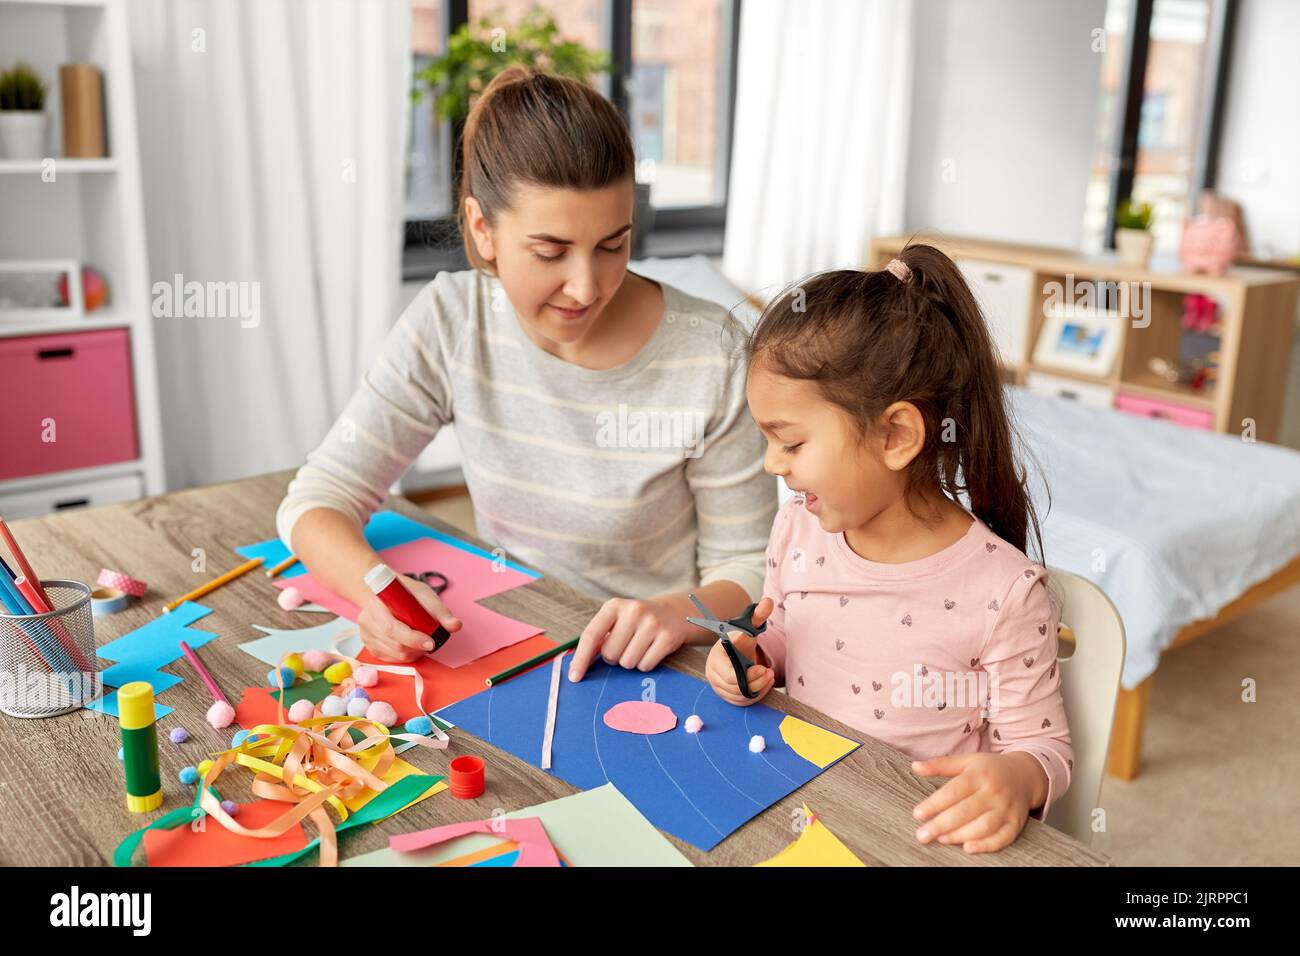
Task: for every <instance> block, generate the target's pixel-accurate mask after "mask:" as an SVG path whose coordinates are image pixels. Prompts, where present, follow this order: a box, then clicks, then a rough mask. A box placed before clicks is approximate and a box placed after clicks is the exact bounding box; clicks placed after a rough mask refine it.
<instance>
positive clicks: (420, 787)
mask: <svg viewBox="0 0 1300 956" xmlns="http://www.w3.org/2000/svg"><path fill="white" fill-rule="evenodd" d="M442 779H443V778H442V777H434V776H426V775H424V774H411V775H410V776H409V777H403V778H402V779H401V780H398V781H397V782H396V783H394V784H393V785H392V786H390V787H389V788H388V789H387V790H382V791H380V793H379V794H378V795H377V796H376V797H375V798H374V799H373V800H371V801H370V802H369V803H367V804H366V805H365V806H364V807H362V808H361V809H360V810H358V811H356V812H355V813H351V814H349V815H348V818H347V819H346V820H344V821H343V822H342V823H340V824H339V825H338V826H337V827H336V828H335V832H336V833H339V834H343V833H346V832H347V831H348V830H351V829H352V828H353V827H359V826H364V825H366V824H370V823H376V822H378V821H379V820H382V819H384V817H386V816H389V815H390V814H393V813H396V812H397V811H398V810H400V809H402V807H404V806H406V805H407V804H408V803H410V802H411V801H412V800H414V799H415V798H416V797H418V796H420V795H421V794H422V793H424V792H425V791H426V790H428V789H429V788H430V787H433V786H436V785H437V783H438V781H440V780H442ZM318 846H320V837H316V839H314V840H312V841H311V842H310V843H308V844H307V845H306V846H305V847H303V848H302V849H301V850H298V851H297V852H296V853H285V854H283V855H281V856H273V857H271V858H270V859H269V860H258V861H257V862H256V863H248V864H245V865H247V866H273V867H274V866H288V865H289V864H290V863H293V862H295V861H296V860H300V859H302V858H303V857H304V856H306V855H307V854H308V853H310V852H311V851H312V850H314V849H316V847H318Z"/></svg>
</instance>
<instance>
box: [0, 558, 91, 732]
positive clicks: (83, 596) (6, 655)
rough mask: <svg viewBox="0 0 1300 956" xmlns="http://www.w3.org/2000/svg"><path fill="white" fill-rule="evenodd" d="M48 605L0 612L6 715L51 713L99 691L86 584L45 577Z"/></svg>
mask: <svg viewBox="0 0 1300 956" xmlns="http://www.w3.org/2000/svg"><path fill="white" fill-rule="evenodd" d="M41 586H42V587H43V588H44V590H45V594H46V596H47V597H48V598H49V600H50V606H51V607H53V609H54V610H52V611H47V612H46V613H44V614H21V615H20V614H0V711H3V712H4V713H6V714H8V715H9V716H10V717H55V716H58V715H59V714H67V713H71V712H72V711H74V710H78V709H80V708H81V707H84V706H85V705H86V704H88V703H90V702H91V701H92V700H94V699H95V698H96V697H98V696H99V694H100V691H101V690H102V683H101V681H100V676H99V665H98V663H96V661H97V658H96V657H95V623H94V618H93V617H92V616H91V613H90V587H89V586H88V585H85V584H82V583H81V582H80V581H64V580H58V579H53V580H48V581H42V582H41Z"/></svg>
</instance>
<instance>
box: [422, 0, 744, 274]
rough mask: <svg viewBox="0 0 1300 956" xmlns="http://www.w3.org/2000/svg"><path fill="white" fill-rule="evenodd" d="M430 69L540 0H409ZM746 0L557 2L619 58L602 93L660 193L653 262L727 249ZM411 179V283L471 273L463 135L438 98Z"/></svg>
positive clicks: (566, 22)
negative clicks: (465, 249)
mask: <svg viewBox="0 0 1300 956" xmlns="http://www.w3.org/2000/svg"><path fill="white" fill-rule="evenodd" d="M410 4H411V16H412V30H411V42H412V56H413V58H414V65H415V68H416V69H419V68H420V66H421V65H423V64H424V63H427V62H428V61H429V59H431V58H433V57H435V56H437V55H439V54H440V53H441V51H442V50H443V49H445V45H446V38H447V35H448V33H449V32H450V31H454V30H456V29H458V28H459V27H460V26H461V25H462V24H464V23H466V22H472V21H477V20H479V19H481V18H483V17H485V16H491V17H493V18H494V19H501V20H503V21H504V22H506V23H513V22H515V21H517V20H518V19H519V18H521V17H522V16H523V15H524V14H526V13H527V12H528V11H530V10H531V9H533V8H534V7H536V6H538V4H536V3H534V2H531V0H410ZM739 5H740V4H739V0H552V2H550V3H546V4H541V6H543V7H544V8H545V9H546V10H548V11H549V12H551V13H552V14H553V15H554V17H555V20H556V23H557V24H558V26H559V28H560V32H561V33H562V34H563V35H564V36H565V37H567V38H569V39H573V40H578V41H580V42H582V43H583V44H585V45H586V46H588V47H590V48H592V49H597V50H604V51H606V52H608V53H609V54H610V56H611V59H612V61H613V63H614V71H613V73H612V74H610V75H606V76H599V77H595V78H593V83H594V84H595V85H596V86H597V88H598V89H600V90H601V91H602V92H603V93H604V94H605V95H607V96H609V97H610V99H611V100H612V101H613V102H614V104H615V105H616V106H617V107H618V108H619V110H620V111H621V112H622V113H623V115H624V116H625V117H627V119H628V126H629V128H630V129H631V131H632V137H633V144H634V146H635V149H636V155H637V178H638V180H639V181H640V182H644V183H648V184H650V202H651V205H652V206H653V207H654V216H653V222H654V233H653V234H652V235H651V236H650V243H649V244H650V245H651V246H652V247H653V249H652V250H651V251H650V252H647V250H645V249H643V250H641V251H640V254H653V253H659V254H688V253H691V252H713V253H716V252H717V251H718V250H719V249H720V248H721V231H722V227H723V225H724V223H725V221H726V190H727V175H728V170H729V168H730V158H731V119H732V114H733V106H734V97H733V89H734V82H735V60H736V50H735V45H736V35H737V25H738V23H739ZM411 124H412V125H411V136H410V143H411V149H410V154H409V157H408V163H407V181H406V210H407V213H406V218H407V228H406V235H407V240H406V245H407V252H406V263H405V272H406V274H407V277H408V278H417V277H421V276H428V275H432V274H433V273H434V272H436V271H437V270H438V269H451V268H464V267H465V263H464V260H463V258H461V252H460V243H459V239H458V236H457V232H456V225H455V221H454V207H455V202H454V189H455V184H454V182H453V181H452V173H451V170H452V169H453V156H452V149H453V144H454V142H455V139H456V136H457V133H458V130H457V129H456V128H455V127H454V124H451V123H438V122H436V121H435V119H434V116H433V106H432V102H431V98H430V97H429V96H427V95H426V96H424V97H422V99H421V101H420V103H419V104H417V105H416V107H415V108H414V109H413V110H412V116H411Z"/></svg>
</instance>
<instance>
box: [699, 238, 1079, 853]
mask: <svg viewBox="0 0 1300 956" xmlns="http://www.w3.org/2000/svg"><path fill="white" fill-rule="evenodd" d="M748 353H749V360H750V368H749V380H748V386H747V388H748V395H749V407H750V411H751V413H752V414H753V416H754V419H755V420H756V421H757V422H758V425H759V427H760V428H761V429H762V430H763V432H764V433H765V434H766V435H767V439H768V446H767V456H766V459H765V461H764V465H765V467H766V469H767V470H768V471H769V472H771V473H772V474H774V475H780V476H781V477H782V478H784V479H785V481H786V483H787V484H788V485H789V487H790V488H791V489H792V490H793V491H795V492H796V497H795V498H794V499H793V500H792V501H789V502H787V503H786V505H785V506H784V507H783V508H782V509H781V511H780V513H779V514H778V516H777V519H776V522H775V524H774V526H773V528H772V535H771V539H770V542H769V544H768V549H767V577H766V582H765V585H764V588H763V593H764V598H763V601H762V602H761V603H760V604H759V607H758V608H756V610H755V615H754V621H755V623H756V624H761V623H762V622H763V621H764V620H766V621H767V631H766V632H765V633H764V634H762V635H761V636H760V637H759V638H758V640H757V642H755V641H754V640H753V639H749V638H745V637H744V635H740V643H739V647H740V649H741V650H743V651H746V652H754V653H750V654H749V656H750V657H751V659H756V660H757V663H756V664H755V665H754V666H753V667H752V668H750V669H749V671H748V674H747V678H748V681H749V684H750V689H751V692H753V691H757V692H758V697H757V698H755V699H761V697H762V696H763V695H764V694H766V693H767V692H768V691H770V690H771V689H772V688H773V687H774V686H777V685H778V684H782V683H784V684H785V686H786V688H787V690H788V692H789V693H790V695H791V696H793V697H795V698H796V699H798V700H801V701H804V702H805V703H808V704H810V705H811V706H813V707H816V708H817V709H819V710H821V711H823V712H825V713H827V714H830V715H831V716H832V717H835V718H837V719H839V720H841V721H843V722H844V723H846V724H849V725H850V726H852V727H856V728H858V729H860V730H861V731H862V732H863V733H867V734H870V735H871V736H873V737H876V738H878V739H880V740H883V741H886V742H887V743H889V744H891V745H893V746H894V747H897V748H898V749H900V750H902V751H903V752H904V753H906V754H908V755H909V756H911V757H913V758H915V759H916V761H917V762H916V763H914V764H913V769H914V770H915V771H916V772H918V773H921V774H922V775H924V776H932V775H938V776H944V777H952V778H953V779H951V780H949V781H948V783H947V784H945V785H944V786H943V787H941V788H940V789H939V790H937V791H936V792H935V793H933V794H931V795H930V796H929V797H928V798H927V799H925V800H924V801H922V802H921V803H920V804H919V805H918V806H917V808H916V811H915V815H916V817H917V819H918V820H923V821H925V823H924V825H922V826H921V827H920V829H919V830H918V832H917V836H918V838H919V839H920V840H921V841H922V842H929V841H931V840H936V839H937V840H938V841H939V842H941V843H952V844H960V845H962V846H963V847H964V848H965V849H966V851H967V852H971V853H976V852H985V851H991V850H997V849H1000V848H1001V847H1004V846H1006V845H1007V844H1009V843H1010V842H1012V841H1013V840H1014V839H1015V838H1016V836H1017V835H1018V834H1019V833H1020V830H1021V828H1022V827H1023V826H1024V824H1025V820H1026V818H1027V817H1028V816H1030V815H1033V816H1034V817H1036V818H1038V819H1042V818H1043V817H1045V816H1046V814H1047V811H1048V809H1049V807H1050V806H1051V804H1052V802H1053V801H1054V800H1056V799H1057V798H1059V797H1060V795H1061V794H1063V793H1064V792H1065V790H1066V788H1067V787H1068V786H1069V783H1070V776H1071V773H1072V771H1073V769H1074V751H1073V749H1072V748H1071V746H1070V733H1069V729H1068V727H1067V726H1066V721H1065V711H1064V709H1063V707H1062V702H1061V694H1060V677H1059V675H1058V673H1057V667H1056V625H1057V612H1056V611H1055V610H1054V609H1053V606H1052V604H1051V602H1050V601H1049V598H1048V592H1047V588H1046V572H1045V569H1044V568H1043V566H1042V565H1039V564H1036V563H1034V562H1032V561H1030V560H1029V559H1028V558H1027V557H1026V556H1025V551H1026V550H1027V544H1028V538H1029V534H1030V531H1031V529H1032V531H1033V533H1034V536H1035V538H1037V537H1038V523H1037V519H1036V517H1035V515H1034V512H1033V508H1032V505H1031V503H1030V500H1029V497H1028V495H1027V493H1026V491H1025V482H1024V477H1023V473H1022V472H1021V471H1020V470H1019V469H1018V468H1017V465H1016V462H1015V458H1014V453H1013V450H1012V429H1011V426H1010V423H1009V422H1008V417H1007V412H1006V408H1005V406H1004V404H1003V396H1002V387H1001V385H1000V384H999V379H998V367H997V362H996V360H995V359H994V355H993V349H992V346H991V343H990V339H989V335H988V332H987V329H986V328H985V325H984V321H983V318H982V316H981V315H980V311H979V308H978V306H977V305H976V303H975V300H974V298H973V297H972V295H971V292H970V290H969V288H968V287H967V286H966V284H965V282H964V281H963V279H962V277H961V274H960V272H959V271H958V270H957V267H956V266H955V265H954V264H953V263H952V261H951V260H950V259H948V257H947V256H945V255H944V254H943V253H941V252H939V251H938V250H937V249H934V248H933V247H930V246H925V245H913V246H909V247H908V248H906V249H905V250H904V251H903V253H902V254H901V256H900V257H899V258H897V259H894V260H893V261H891V262H890V263H889V265H888V267H887V268H886V269H883V270H881V271H880V272H867V273H862V272H855V271H839V272H827V273H823V274H821V275H817V276H814V277H812V278H811V279H808V280H806V281H804V282H803V283H801V284H800V285H799V286H796V287H793V288H791V289H789V290H787V291H786V292H785V293H784V294H783V295H782V296H781V297H780V298H778V299H777V300H776V301H775V302H774V303H772V305H770V306H769V307H768V308H767V309H766V311H765V312H764V314H763V316H762V318H761V319H760V320H759V323H758V325H757V327H756V328H755V330H754V333H753V336H752V337H751V339H750V341H749V347H748ZM963 492H964V493H965V494H966V496H967V497H968V500H969V502H970V507H969V511H968V510H967V509H966V508H964V507H962V505H960V504H958V497H959V495H960V494H961V493H963ZM1036 544H1037V552H1038V554H1040V555H1041V554H1042V545H1041V541H1037V542H1036ZM755 654H756V655H757V657H755ZM707 672H708V677H709V681H710V683H711V684H712V686H713V687H714V689H715V690H716V691H717V693H718V694H719V695H720V696H721V697H723V698H724V699H726V700H728V701H731V702H732V703H735V704H741V705H744V704H750V703H753V702H754V701H753V700H751V699H747V698H745V697H743V696H742V695H741V694H740V689H739V687H738V684H737V680H736V675H735V673H734V671H733V669H732V667H731V664H730V663H729V660H728V658H727V656H726V654H725V653H723V651H722V647H721V644H718V645H716V646H715V647H714V648H713V649H712V651H711V652H710V654H709V659H708V664H707Z"/></svg>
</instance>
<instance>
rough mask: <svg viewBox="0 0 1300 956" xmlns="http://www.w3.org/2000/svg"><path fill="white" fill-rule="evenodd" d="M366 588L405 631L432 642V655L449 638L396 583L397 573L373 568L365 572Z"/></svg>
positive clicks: (444, 629) (385, 568)
mask: <svg viewBox="0 0 1300 956" xmlns="http://www.w3.org/2000/svg"><path fill="white" fill-rule="evenodd" d="M366 587H368V588H370V590H371V591H373V592H374V593H375V595H376V596H377V597H378V598H379V600H381V601H383V602H384V606H385V607H387V608H388V610H389V611H391V612H392V614H393V617H395V618H397V619H398V620H399V621H401V622H402V623H403V624H405V625H406V626H407V627H409V628H412V629H413V630H416V631H419V632H420V633H421V634H428V635H429V636H430V637H431V638H433V649H434V651H436V650H438V648H440V647H442V645H443V644H446V643H447V639H448V638H449V637H451V634H450V633H448V631H447V629H446V628H445V627H443V626H442V625H441V624H439V623H438V622H437V620H436V619H435V618H434V617H433V615H432V614H430V613H429V612H428V611H426V610H425V609H424V605H423V604H421V603H420V602H419V600H417V599H416V597H415V595H414V594H412V593H411V592H410V591H408V590H407V588H406V585H405V584H403V583H402V582H401V581H399V580H398V579H397V574H396V572H394V571H393V569H392V568H390V567H389V566H388V565H386V564H376V565H375V566H374V567H373V568H371V569H370V570H369V571H367V572H366Z"/></svg>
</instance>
